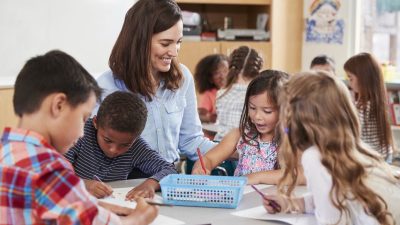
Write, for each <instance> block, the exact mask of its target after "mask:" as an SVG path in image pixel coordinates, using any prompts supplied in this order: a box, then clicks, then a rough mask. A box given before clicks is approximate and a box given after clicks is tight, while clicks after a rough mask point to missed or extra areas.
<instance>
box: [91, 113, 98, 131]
mask: <svg viewBox="0 0 400 225" xmlns="http://www.w3.org/2000/svg"><path fill="white" fill-rule="evenodd" d="M92 123H93V126H94V128H96V130H97V116H96V115H94V116H93V119H92Z"/></svg>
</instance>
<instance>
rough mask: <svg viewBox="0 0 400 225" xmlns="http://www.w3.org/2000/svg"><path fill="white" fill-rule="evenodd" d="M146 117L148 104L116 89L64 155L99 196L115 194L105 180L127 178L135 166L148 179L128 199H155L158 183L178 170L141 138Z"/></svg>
mask: <svg viewBox="0 0 400 225" xmlns="http://www.w3.org/2000/svg"><path fill="white" fill-rule="evenodd" d="M146 119H147V108H146V105H145V104H144V102H143V101H142V100H141V99H140V98H139V97H138V96H137V95H136V94H132V93H129V92H121V91H117V92H114V93H112V94H111V95H109V96H107V97H106V98H105V99H104V101H103V102H102V103H101V105H100V108H99V110H98V113H97V116H94V117H93V118H92V119H89V120H88V121H87V122H86V124H85V129H84V136H83V137H82V138H80V139H79V141H78V142H77V143H76V144H75V146H74V147H72V148H71V149H70V150H69V151H68V152H67V153H66V154H65V156H66V158H67V159H68V160H69V161H70V162H71V164H72V165H73V166H74V169H75V173H76V174H77V175H78V176H79V177H81V178H82V179H84V182H85V185H86V188H87V189H88V191H89V192H90V193H92V194H93V195H94V196H96V197H97V198H102V197H105V196H109V195H111V194H112V188H111V187H110V186H108V185H107V184H105V183H103V182H109V181H116V180H126V179H127V178H128V174H129V173H130V172H131V171H132V170H135V169H138V170H139V171H141V172H142V173H143V174H146V175H148V176H149V178H148V179H146V180H145V181H144V182H143V183H142V184H140V185H139V186H137V187H135V188H133V189H132V190H131V191H129V193H128V194H127V196H126V198H127V199H134V198H136V197H139V196H141V197H148V198H152V197H154V193H155V191H156V190H158V189H159V188H160V185H159V183H158V182H159V181H160V180H161V179H162V178H163V177H164V176H166V175H168V174H172V173H176V170H175V167H174V165H173V164H171V163H169V162H167V161H166V160H165V159H163V158H162V156H161V155H160V154H159V153H158V152H156V151H154V150H153V149H151V148H150V146H149V145H148V144H147V143H146V142H145V141H144V140H143V139H142V138H141V137H140V134H141V132H142V131H143V129H144V126H145V124H146ZM96 178H99V179H100V181H99V180H97V179H96Z"/></svg>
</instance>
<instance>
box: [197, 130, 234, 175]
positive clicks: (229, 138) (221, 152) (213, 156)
mask: <svg viewBox="0 0 400 225" xmlns="http://www.w3.org/2000/svg"><path fill="white" fill-rule="evenodd" d="M239 139H240V132H239V129H238V128H235V129H232V130H231V131H230V132H229V133H228V134H227V135H226V136H225V137H224V138H223V139H222V140H221V142H220V143H219V144H218V145H216V146H215V147H214V148H212V149H210V151H208V152H207V153H206V154H205V155H203V161H204V166H205V169H206V174H210V173H211V170H213V169H214V168H215V167H217V166H218V165H219V164H221V163H222V161H224V160H226V159H228V158H229V157H230V156H231V155H232V153H234V152H235V151H236V145H237V143H238V141H239ZM192 174H204V171H203V168H202V167H201V163H200V162H199V160H197V161H196V163H195V164H194V166H193V170H192Z"/></svg>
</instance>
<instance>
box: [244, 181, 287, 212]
mask: <svg viewBox="0 0 400 225" xmlns="http://www.w3.org/2000/svg"><path fill="white" fill-rule="evenodd" d="M250 186H251V187H252V188H253V189H254V190H255V191H256V192H257V193H258V194H260V195H261V197H262V198H263V199H264V200H267V201H268V202H269V205H270V206H271V207H272V208H274V209H275V211H277V212H280V211H281V206H280V205H279V204H278V203H276V202H275V201H274V200H270V199H267V198H266V197H265V195H264V193H262V192H261V191H260V190H258V188H256V186H254V185H250Z"/></svg>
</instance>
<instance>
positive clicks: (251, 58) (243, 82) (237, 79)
mask: <svg viewBox="0 0 400 225" xmlns="http://www.w3.org/2000/svg"><path fill="white" fill-rule="evenodd" d="M262 65H263V59H262V58H261V57H260V56H259V54H258V53H257V51H256V50H254V49H252V48H249V47H248V46H241V47H239V48H237V49H235V50H233V52H232V54H231V55H230V56H229V72H228V78H227V83H226V85H225V87H224V88H223V89H220V90H219V91H218V92H217V103H216V107H217V121H218V132H217V134H216V135H215V138H214V140H216V141H221V140H222V138H223V137H224V136H225V135H226V134H227V133H228V132H229V131H230V130H231V129H233V128H238V127H239V123H240V115H241V113H242V109H243V105H244V96H245V94H246V89H247V85H248V84H249V83H250V82H251V81H252V80H253V79H254V78H255V77H256V76H258V75H259V74H260V70H261V68H262Z"/></svg>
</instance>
